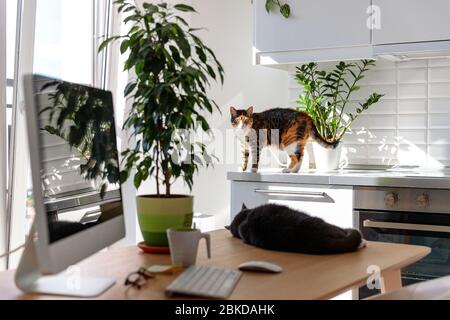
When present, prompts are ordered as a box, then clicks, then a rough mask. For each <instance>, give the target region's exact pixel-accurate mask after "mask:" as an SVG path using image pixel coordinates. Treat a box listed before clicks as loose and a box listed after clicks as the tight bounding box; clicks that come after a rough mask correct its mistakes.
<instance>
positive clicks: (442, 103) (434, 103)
mask: <svg viewBox="0 0 450 320" xmlns="http://www.w3.org/2000/svg"><path fill="white" fill-rule="evenodd" d="M428 105H429V107H428V110H429V112H430V113H450V98H435V99H429V101H428Z"/></svg>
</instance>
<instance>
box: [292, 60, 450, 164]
mask: <svg viewBox="0 0 450 320" xmlns="http://www.w3.org/2000/svg"><path fill="white" fill-rule="evenodd" d="M322 67H324V68H328V67H329V66H328V64H327V65H322ZM294 70H295V69H294V68H291V71H292V74H294ZM288 90H289V96H290V97H289V105H290V106H292V107H295V106H296V103H295V100H297V99H298V95H299V93H300V87H299V85H298V84H297V83H296V82H295V81H294V80H293V77H291V80H290V84H289V89H288ZM372 92H378V93H383V94H385V96H384V97H383V98H382V99H381V100H380V102H379V103H377V104H375V105H373V106H371V107H370V109H369V110H367V112H365V113H364V114H363V115H361V116H360V117H359V118H358V119H357V120H356V121H355V122H354V123H353V124H352V126H351V129H352V130H351V131H350V132H349V133H348V134H346V135H345V137H344V140H343V143H344V152H346V154H347V157H348V160H349V163H350V164H360V165H416V166H427V167H442V166H449V165H450V59H430V60H426V59H424V60H415V61H404V62H390V61H387V60H382V59H380V60H378V61H377V65H376V67H375V68H373V70H371V71H369V72H368V73H367V76H366V78H365V79H363V80H362V81H361V90H360V91H358V92H356V93H355V94H354V95H353V96H352V99H353V101H352V102H353V106H355V105H356V103H357V102H360V101H361V100H362V99H365V98H367V96H368V95H369V94H370V93H372ZM349 109H351V108H349Z"/></svg>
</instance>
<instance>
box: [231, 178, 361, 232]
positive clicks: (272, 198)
mask: <svg viewBox="0 0 450 320" xmlns="http://www.w3.org/2000/svg"><path fill="white" fill-rule="evenodd" d="M265 203H278V204H283V205H287V206H289V207H291V208H294V209H297V210H300V211H303V212H306V213H308V214H310V215H312V216H316V217H320V218H322V219H324V220H325V221H327V222H329V223H332V224H335V225H337V226H339V227H342V228H351V227H352V226H353V220H352V216H353V188H352V187H347V186H339V187H336V186H328V185H326V186H318V185H300V184H298V185H297V184H289V183H267V182H247V181H232V183H231V218H233V217H234V216H235V215H236V214H237V213H238V212H239V211H240V210H241V208H242V204H245V205H246V206H247V207H249V208H252V207H256V206H258V205H261V204H265Z"/></svg>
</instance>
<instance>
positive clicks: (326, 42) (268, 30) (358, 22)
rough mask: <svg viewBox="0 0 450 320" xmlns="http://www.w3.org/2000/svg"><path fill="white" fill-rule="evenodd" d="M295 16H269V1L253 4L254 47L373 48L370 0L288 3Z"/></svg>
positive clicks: (273, 49) (272, 49)
mask: <svg viewBox="0 0 450 320" xmlns="http://www.w3.org/2000/svg"><path fill="white" fill-rule="evenodd" d="M285 2H286V3H289V5H290V6H291V16H290V17H289V18H288V19H286V18H284V17H283V16H282V15H281V14H280V13H279V11H278V10H276V9H274V10H273V11H271V12H270V14H268V13H267V12H266V10H265V3H266V0H253V5H254V13H255V14H254V26H255V30H254V35H255V39H254V46H255V50H256V51H259V52H280V51H281V52H282V51H293V50H305V49H321V48H336V47H349V46H357V45H370V33H371V32H370V29H369V28H367V23H366V21H367V18H368V14H367V13H366V12H367V8H368V7H369V6H370V2H371V1H370V0H339V1H336V0H314V1H311V0H284V1H282V3H285Z"/></svg>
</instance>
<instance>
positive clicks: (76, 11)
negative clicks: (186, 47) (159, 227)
mask: <svg viewBox="0 0 450 320" xmlns="http://www.w3.org/2000/svg"><path fill="white" fill-rule="evenodd" d="M0 4H1V5H0V8H3V7H6V9H4V10H3V12H2V15H0V18H1V17H3V16H6V17H7V19H6V20H7V21H4V20H5V19H0V20H3V21H0V25H2V22H3V23H6V27H7V28H6V29H7V30H6V33H7V35H8V36H7V39H6V40H5V41H2V40H0V49H1V48H2V45H4V44H5V43H7V66H8V68H7V70H5V71H4V72H3V71H1V69H0V76H1V77H5V74H6V77H7V78H8V81H7V82H6V83H7V88H5V87H3V88H2V89H3V92H6V93H7V94H6V95H7V99H6V102H7V103H0V108H3V114H4V116H3V118H2V117H1V116H0V120H2V121H0V132H2V131H1V129H2V128H3V129H5V132H6V131H7V129H8V128H9V135H8V138H7V139H6V138H5V139H4V141H6V140H8V148H7V149H6V148H4V149H1V146H2V143H1V142H0V151H2V152H0V157H4V158H3V159H4V161H3V169H4V170H2V169H1V168H2V165H1V164H2V162H1V161H0V170H2V171H5V172H4V173H3V175H2V174H0V187H1V186H2V184H1V182H4V185H5V186H9V187H10V189H11V190H12V192H11V194H9V196H8V197H6V195H4V197H5V198H7V200H8V207H9V210H8V214H9V217H8V216H7V217H6V219H3V220H6V222H5V221H2V220H1V219H2V215H1V214H0V251H3V250H1V249H2V242H3V239H6V242H7V243H6V247H7V248H9V249H14V248H16V247H17V246H19V245H22V244H23V243H24V240H25V237H26V235H27V233H28V230H29V227H30V225H31V222H32V221H33V218H34V208H33V203H32V188H31V179H30V177H28V172H27V170H26V169H27V168H28V161H27V160H26V158H27V156H26V155H27V154H28V150H27V148H26V144H25V143H23V142H24V141H25V140H26V127H25V125H24V114H23V113H20V112H17V109H16V106H15V100H18V101H19V104H20V102H21V101H22V100H21V99H23V97H22V94H21V81H15V79H14V76H15V74H19V75H21V74H23V73H25V72H34V73H39V74H43V75H47V76H50V77H55V78H61V79H63V80H66V81H71V82H77V83H82V84H87V85H94V86H97V87H111V89H113V91H114V89H115V88H114V85H112V84H114V81H111V79H110V78H109V75H108V73H109V72H112V73H113V74H112V75H111V78H114V77H115V73H116V72H117V71H115V70H114V66H115V67H116V68H117V60H116V59H118V58H117V56H115V58H114V60H115V62H112V60H113V59H109V58H110V56H113V54H112V53H110V52H108V53H102V54H101V55H98V54H97V47H98V45H99V43H100V42H101V41H102V39H101V36H104V35H108V34H110V33H112V32H113V31H112V30H113V27H114V28H116V29H117V25H118V24H117V23H118V22H120V21H119V20H118V17H116V16H113V15H111V13H112V12H113V9H112V0H77V1H75V0H35V1H27V0H0ZM35 5H36V6H35ZM114 11H115V10H114ZM22 17H23V18H22ZM1 31H2V30H1V28H0V32H1ZM3 31H4V30H3ZM16 31H17V32H16ZM114 32H115V33H118V32H120V28H119V30H115V31H114ZM16 34H18V37H16ZM33 35H34V43H33ZM0 39H2V37H1V36H0ZM16 41H19V43H18V45H16ZM1 42H4V43H1ZM33 45H34V47H33ZM3 47H4V46H3ZM16 48H19V49H17V50H16ZM117 51H118V50H117ZM16 52H19V55H16ZM115 54H116V55H117V54H118V52H117V53H115ZM0 56H1V55H0ZM31 57H32V58H33V59H30V58H31ZM1 63H4V62H1ZM31 63H32V64H31ZM16 64H17V65H16ZM110 68H112V69H113V71H110V70H109V69H110ZM2 73H4V74H2ZM18 78H19V79H18V80H21V76H19V77H18ZM2 83H3V82H2ZM15 84H17V85H18V88H15V87H14V86H15ZM2 86H3V85H2ZM5 89H6V90H5ZM120 91H122V90H120ZM1 93H2V92H0V102H1V101H2V100H1V97H2V95H1ZM1 104H5V105H1ZM1 110H2V109H0V115H2V113H1ZM5 110H6V112H5ZM0 139H2V137H1V136H0ZM5 144H6V143H5ZM3 145H4V144H3ZM24 145H25V146H24ZM24 159H25V160H24ZM6 161H9V163H8V164H7V165H6ZM7 168H13V169H10V170H8V169H7ZM24 169H25V170H24ZM2 171H1V172H2ZM8 175H9V177H8ZM27 177H28V183H27ZM8 179H9V180H11V181H9V182H5V181H6V180H8ZM27 186H28V188H27ZM4 189H6V188H4ZM27 189H28V190H27ZM0 190H1V188H0ZM26 190H27V191H26ZM0 196H2V195H1V194H0ZM0 200H1V198H0ZM0 205H1V201H0ZM1 211H2V209H1V208H0V213H1ZM133 219H135V216H133ZM7 224H9V225H10V226H11V231H10V233H9V234H8V235H6V237H5V236H4V233H5V232H4V231H5V230H8V228H7V227H5V225H7ZM8 242H9V243H8ZM19 257H20V252H18V253H15V254H13V255H11V256H10V257H9V267H10V268H13V267H15V266H16V265H17V263H18V259H19ZM0 263H1V261H0ZM1 267H2V266H1V265H0V268H1Z"/></svg>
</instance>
